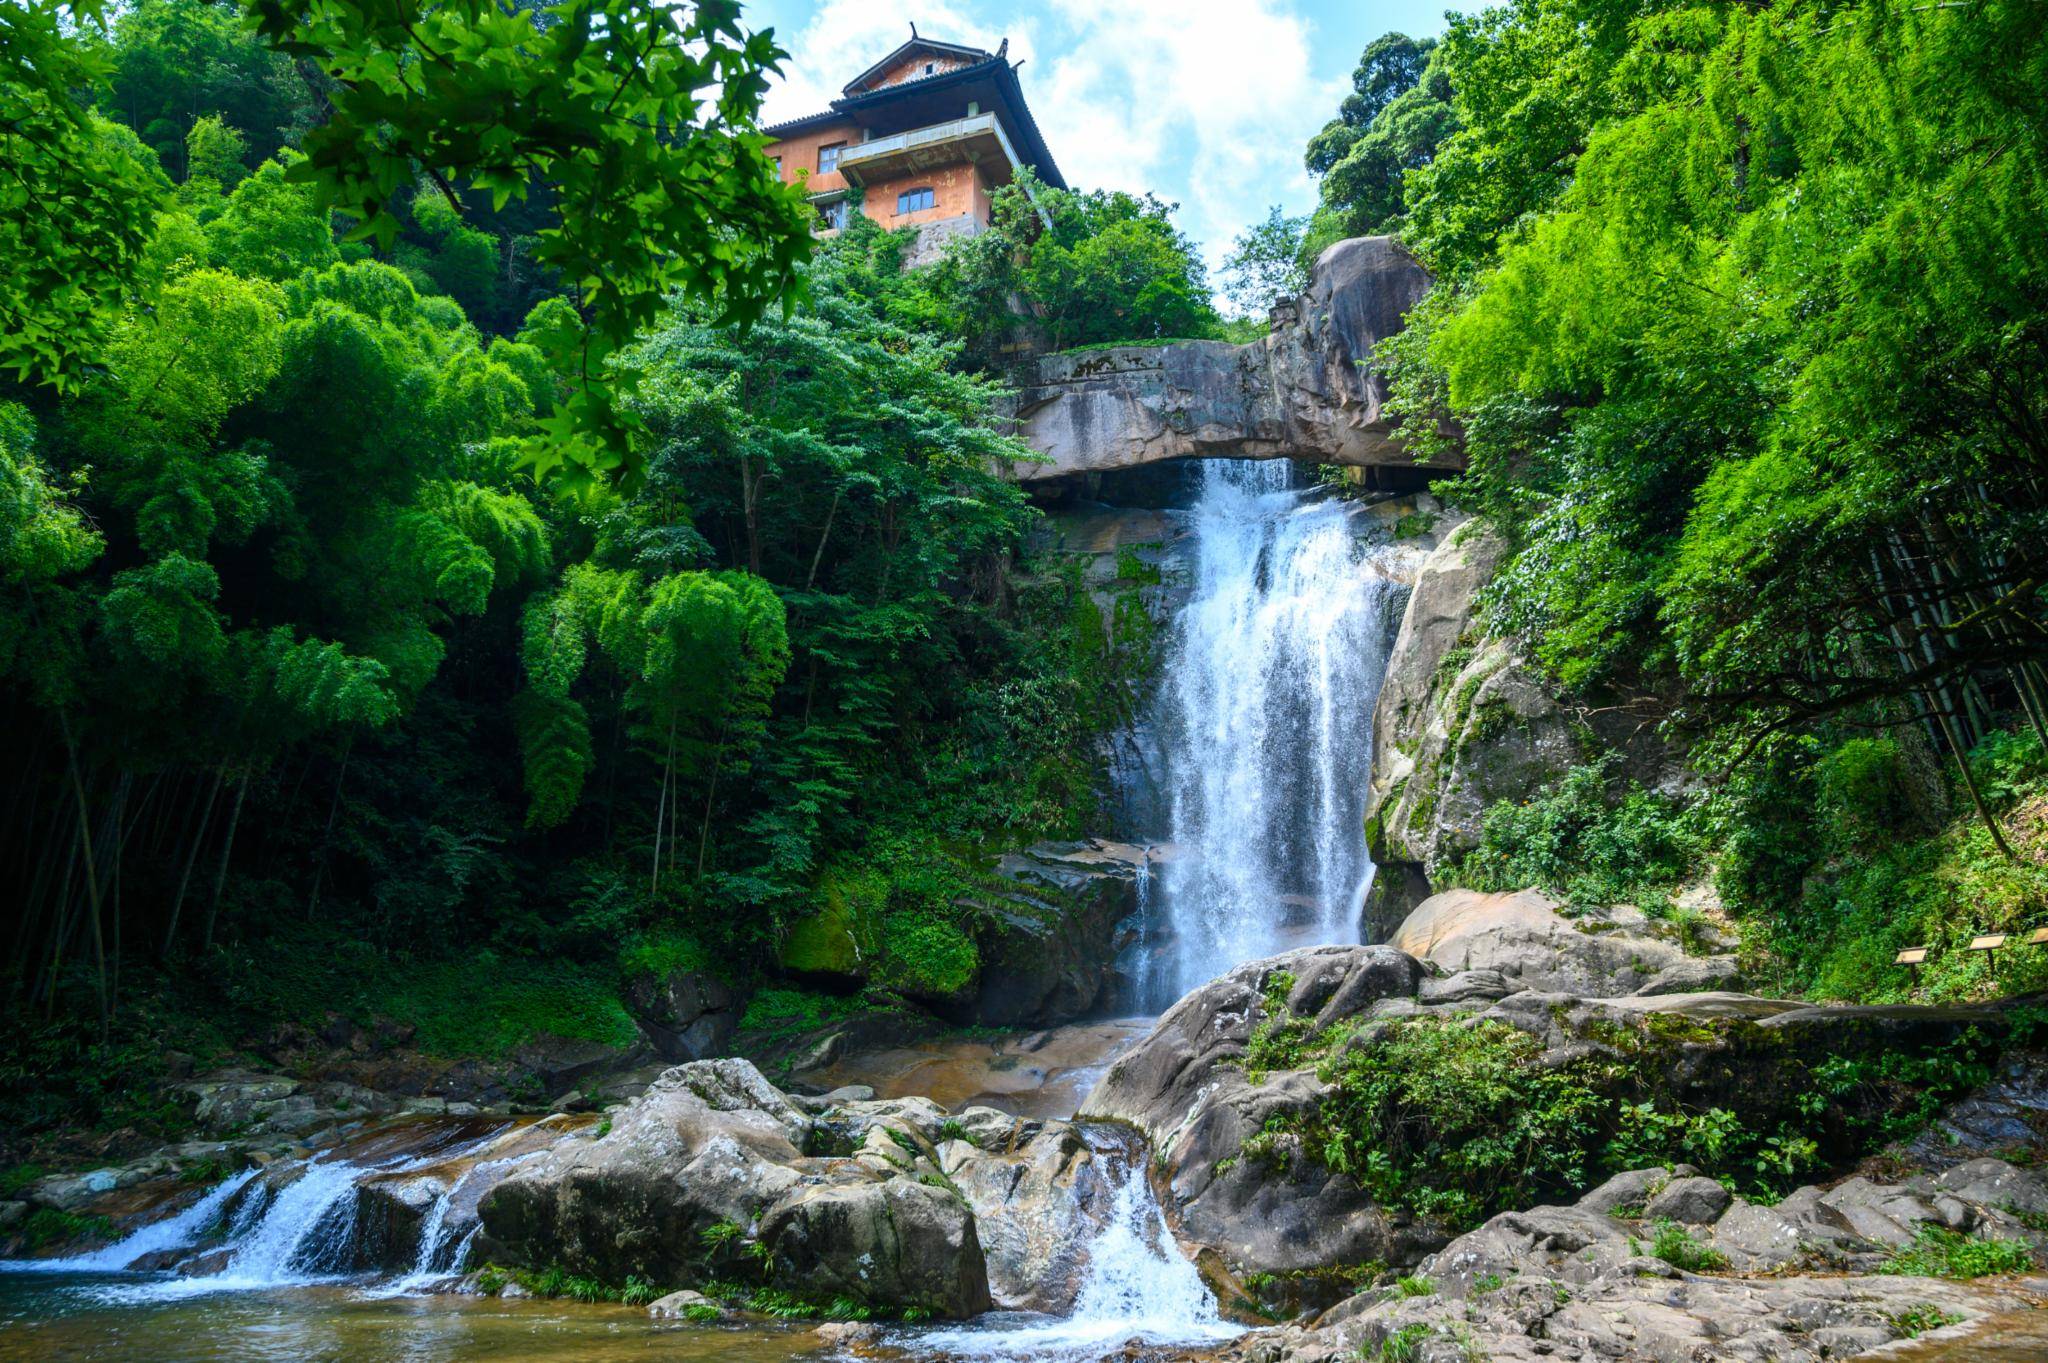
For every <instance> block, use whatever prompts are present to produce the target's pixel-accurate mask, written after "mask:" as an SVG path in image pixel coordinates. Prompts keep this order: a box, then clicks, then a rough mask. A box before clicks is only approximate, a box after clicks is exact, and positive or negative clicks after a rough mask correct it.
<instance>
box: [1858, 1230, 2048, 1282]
mask: <svg viewBox="0 0 2048 1363" xmlns="http://www.w3.org/2000/svg"><path fill="white" fill-rule="evenodd" d="M2033 1268H2034V1251H2033V1250H2032V1249H2030V1248H2029V1247H2028V1246H2027V1244H2026V1242H2025V1241H2023V1240H2003V1239H1999V1238H1997V1237H1995V1236H1983V1235H1965V1234H1963V1233H1962V1232H1961V1231H1953V1230H1950V1229H1948V1228H1947V1227H1945V1226H1931V1225H1930V1226H1922V1227H1920V1229H1919V1231H1918V1232H1917V1233H1916V1234H1915V1235H1914V1237H1913V1243H1912V1244H1911V1245H1909V1246H1906V1247H1904V1248H1900V1249H1895V1250H1893V1251H1892V1252H1891V1253H1889V1254H1887V1255H1886V1256H1885V1258H1884V1262H1883V1263H1881V1264H1879V1265H1878V1269H1877V1271H1878V1272H1880V1273H1898V1274H1904V1275H1907V1276H1910V1277H1915V1278H1983V1277H1988V1276H1990V1275H1991V1274H1994V1273H2028V1272H2032V1271H2033Z"/></svg>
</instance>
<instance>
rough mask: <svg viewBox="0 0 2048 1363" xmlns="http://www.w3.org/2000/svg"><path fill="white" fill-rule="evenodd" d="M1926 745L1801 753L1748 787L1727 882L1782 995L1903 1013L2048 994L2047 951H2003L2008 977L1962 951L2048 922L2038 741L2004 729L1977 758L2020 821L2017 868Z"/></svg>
mask: <svg viewBox="0 0 2048 1363" xmlns="http://www.w3.org/2000/svg"><path fill="white" fill-rule="evenodd" d="M1911 737H1912V736H1911V735H1910V734H1909V735H1904V736H1901V737H1898V738H1892V737H1886V738H1876V739H1873V738H1864V737H1852V738H1848V739H1844V740H1842V741H1840V742H1838V743H1836V744H1835V745H1833V746H1829V745H1828V744H1826V743H1825V742H1821V741H1810V742H1806V743H1802V744H1799V745H1797V746H1793V745H1786V746H1785V747H1784V748H1782V749H1781V750H1780V751H1778V752H1776V753H1774V754H1772V756H1771V757H1770V759H1769V760H1768V761H1767V762H1763V763H1759V764H1758V765H1757V767H1756V769H1755V770H1754V771H1752V772H1750V773H1748V774H1747V775H1746V776H1745V777H1744V778H1743V779H1741V780H1740V781H1738V782H1736V783H1735V785H1734V789H1733V794H1734V796H1735V799H1734V801H1733V807H1732V813H1731V815H1730V817H1729V819H1728V825H1729V829H1730V833H1729V838H1728V844H1729V850H1728V853H1727V854H1726V855H1725V856H1724V857H1723V859H1722V863H1721V867H1720V870H1719V875H1718V881H1719V883H1720V886H1721V891H1722V895H1723V898H1724V899H1725V900H1727V901H1728V902H1729V903H1730V904H1732V905H1735V906H1737V907H1738V908H1740V909H1742V910H1744V911H1746V912H1747V914H1748V921H1747V922H1746V923H1745V925H1744V926H1745V933H1746V936H1747V937H1748V939H1749V941H1750V942H1751V944H1752V947H1751V949H1752V952H1753V954H1755V955H1758V956H1764V957H1767V958H1768V960H1769V962H1770V963H1771V964H1772V966H1773V967H1774V968H1775V969H1776V970H1777V971H1778V972H1779V973H1780V975H1781V977H1782V979H1781V984H1780V987H1781V988H1784V989H1787V990H1794V991H1800V992H1807V993H1811V994H1813V995H1815V996H1817V997H1821V998H1833V999H1853V1000H1857V1001H1868V1002H1896V1001H1903V1000H1905V999H1907V998H1910V997H1919V998H1926V999H1935V1000H1942V999H1961V998H1975V997H1983V996H1985V995H1987V994H1994V993H2011V992H2020V991H2024V990H2028V989H2035V988H2040V987H2041V986H2042V985H2043V984H2048V962H2043V961H2041V960H2039V959H2037V954H2035V953H2029V952H2024V951H2019V952H2006V953H2001V959H2000V961H1999V962H1998V963H1997V964H1998V970H1997V972H1996V974H1994V973H1993V971H1992V969H1991V964H1992V963H1991V962H1989V961H1987V960H1986V959H1984V957H1983V956H1982V954H1981V953H1971V952H1966V951H1964V950H1962V948H1963V947H1964V946H1965V945H1966V944H1967V943H1968V941H1969V940H1970V938H1972V937H1974V936H1976V935H1977V934H1979V933H1985V932H1999V931H2005V932H2014V931H2021V930H2025V929H2030V928H2031V926H2032V925H2033V924H2034V923H2035V922H2037V921H2038V919H2039V918H2040V916H2041V915H2042V914H2043V913H2044V912H2048V868H2044V865H2043V863H2042V848H2043V847H2044V844H2048V827H2044V826H2043V822H2042V819H2041V817H2040V815H2039V814H2038V813H2037V812H2036V811H2040V810H2042V809H2044V808H2048V779H2044V775H2043V773H2042V771H2041V769H2040V767H2039V766H2038V765H2037V762H2036V759H2035V758H2034V757H2033V755H2032V754H2033V753H2034V752H2035V750H2036V745H2035V743H2033V742H2030V741H2028V738H2022V737H2019V736H2017V735H2010V734H2004V733H1996V734H1994V735H1993V736H1992V737H1991V738H1989V739H1987V740H1986V742H1985V743H1984V744H1983V745H1980V747H1979V748H1978V749H1976V750H1974V751H1973V753H1972V755H1971V759H1970V760H1971V764H1972V767H1973V769H1974V770H1976V771H1977V772H1978V773H1979V775H1980V783H1979V784H1980V788H1981V789H1982V790H1984V791H1985V792H1986V794H1987V799H1989V800H1991V801H1994V802H1995V807H1996V808H1997V809H1999V810H2000V811H2001V812H2002V816H2003V817H2004V819H2005V821H2006V824H2007V841H2008V843H2009V844H2010V845H2011V847H2012V848H2013V851H2014V853H2015V855H2014V856H2013V857H2011V858H2008V857H2007V856H2005V855H2004V854H2003V853H2002V852H2000V850H1999V849H1998V847H1997V846H1996V844H1994V843H1993V842H1992V840H1991V837H1990V835H1989V833H1988V831H1987V830H1986V829H1985V827H1984V825H1983V823H1982V822H1981V821H1980V820H1979V819H1977V818H1976V817H1975V815H1974V814H1973V813H1972V812H1970V811H1969V803H1968V797H1967V795H1966V794H1965V793H1964V792H1962V791H1961V790H1955V789H1945V788H1944V786H1943V783H1942V781H1941V779H1940V775H1939V773H1938V772H1937V771H1935V770H1934V769H1933V767H1932V762H1933V759H1932V756H1931V755H1930V754H1929V753H1928V751H1927V749H1926V748H1925V747H1924V745H1919V744H1917V743H1914V742H1911V741H1909V740H1910V739H1911ZM2029 737H2031V736H2029ZM1921 946H1924V947H1928V948H1929V949H1930V953H1929V958H1928V963H1927V964H1926V965H1925V966H1924V967H1922V968H1921V969H1920V970H1918V971H1908V970H1907V969H1905V968H1904V967H1901V966H1896V965H1894V964H1893V958H1894V957H1895V956H1896V955H1897V953H1898V952H1899V951H1900V950H1901V949H1903V948H1907V947H1921Z"/></svg>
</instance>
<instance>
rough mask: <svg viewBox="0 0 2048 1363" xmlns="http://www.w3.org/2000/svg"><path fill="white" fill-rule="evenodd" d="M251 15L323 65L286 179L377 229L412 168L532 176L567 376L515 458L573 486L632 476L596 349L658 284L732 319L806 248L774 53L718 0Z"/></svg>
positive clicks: (470, 175) (262, 28)
mask: <svg viewBox="0 0 2048 1363" xmlns="http://www.w3.org/2000/svg"><path fill="white" fill-rule="evenodd" d="M249 8H250V11H251V13H252V15H253V16H254V18H255V22H256V26H257V30H258V32H259V33H261V34H262V35H263V37H264V38H265V39H266V40H267V41H269V42H270V43H272V44H273V45H275V46H276V47H277V48H278V49H279V50H281V51H283V52H285V53H288V54H290V55H292V56H294V57H299V58H303V59H305V60H307V61H310V62H312V63H314V64H315V65H316V66H318V67H319V69H320V70H321V71H322V72H324V73H325V74H326V75H327V76H328V77H329V78H331V79H332V81H333V82H334V85H335V88H334V89H333V90H332V91H330V92H329V94H328V99H329V103H330V110H329V114H328V117H327V119H326V120H325V121H324V122H323V123H322V124H321V126H320V127H318V128H316V129H314V130H313V131H311V132H309V133H308V134H307V135H306V137H305V138H304V140H303V146H304V149H305V152H306V159H305V160H304V161H303V162H297V163H294V167H293V170H292V177H293V179H294V180H295V181H298V182H303V183H307V184H311V185H315V186H317V187H318V189H319V192H320V195H321V201H322V202H323V203H326V204H330V205H332V206H335V207H338V208H340V209H342V210H343V211H345V212H347V213H349V214H350V215H352V216H353V217H355V218H357V219H359V220H360V225H359V226H358V228H357V229H356V231H357V235H359V236H361V237H365V238H369V239H374V240H376V241H378V242H380V243H382V244H383V245H385V246H386V247H388V246H389V245H390V244H391V243H392V242H393V240H394V239H395V238H396V236H397V233H398V231H399V228H400V222H399V219H398V217H397V215H396V213H395V211H394V202H393V200H394V195H395V193H396V191H397V190H398V189H399V188H400V187H401V186H406V185H410V184H411V183H412V182H413V179H414V176H415V175H416V174H417V173H420V172H424V173H425V174H427V175H428V176H430V177H433V178H435V179H436V181H437V183H439V184H440V185H441V187H442V189H443V191H444V193H446V194H447V195H448V197H449V198H450V200H451V201H453V199H454V190H455V188H456V187H457V186H462V187H467V188H471V189H474V190H477V191H479V192H482V193H486V194H489V195H490V196H491V199H492V202H493V203H494V204H496V205H502V204H504V203H505V202H506V201H507V200H510V199H524V198H526V197H528V195H529V194H530V193H531V192H532V190H533V186H534V185H535V184H536V183H537V182H538V183H545V184H546V185H548V186H549V188H550V190H551V194H552V203H551V208H552V212H551V215H550V216H551V224H550V225H549V226H548V227H547V228H545V229H544V230H542V231H541V232H540V233H538V234H537V238H536V245H535V256H536V259H537V260H538V261H539V263H540V264H542V265H543V266H545V267H547V268H549V269H551V270H553V271H555V272H556V273H557V274H558V275H559V276H560V277H561V278H562V279H564V280H566V281H570V282H571V284H572V287H573V288H574V289H575V291H576V294H577V301H578V303H579V305H580V308H581V312H580V313H579V314H577V315H576V318H575V321H576V324H575V325H573V326H572V325H567V324H564V325H558V326H555V327H551V328H548V329H546V330H542V331H537V332H535V333H534V340H535V343H536V344H538V345H540V346H541V347H542V348H543V349H544V350H545V351H546V352H547V353H548V356H549V358H550V360H551V361H552V362H553V363H554V364H555V365H556V366H557V368H558V369H560V370H561V372H562V373H564V374H565V375H567V376H569V377H570V379H571V381H572V383H573V385H574V391H573V396H572V397H571V398H570V399H569V400H568V401H567V402H565V403H564V404H563V405H562V406H561V407H560V408H559V409H558V410H557V411H556V412H555V413H554V414H553V415H552V416H550V417H549V418H547V419H546V420H545V421H544V422H543V423H542V427H541V432H542V434H541V436H540V437H538V438H536V439H535V440H534V441H533V442H532V443H531V444H530V445H529V447H528V459H529V461H530V462H531V463H532V464H533V466H534V468H535V470H536V471H537V472H539V473H541V474H548V473H550V472H560V473H561V474H562V475H563V476H565V477H567V478H568V479H570V480H571V481H572V482H574V483H577V484H579V485H588V484H589V483H591V482H592V481H594V480H597V479H601V478H606V477H610V476H614V475H622V476H625V477H627V478H628V479H629V480H630V479H631V478H633V477H636V476H637V475H638V473H639V471H640V464H639V461H638V458H637V456H636V454H635V453H634V439H633V437H634V434H635V425H636V423H635V422H634V421H633V419H632V417H631V416H630V414H629V413H628V412H627V411H626V410H625V409H623V408H622V407H620V405H619V404H618V403H617V401H616V400H615V395H614V388H613V382H614V377H615V375H614V373H613V371H612V369H611V368H610V361H611V358H612V356H613V355H614V353H615V352H616V351H617V350H618V349H619V348H620V347H621V346H623V345H625V344H626V343H627V342H628V341H630V340H631V339H632V337H633V334H634V333H635V332H636V331H637V330H638V329H640V328H642V327H644V326H646V325H648V324H649V323H651V322H652V321H653V320H654V319H655V317H656V316H657V315H658V313H659V311H660V309H661V307H662V304H663V300H664V298H665V297H666V296H667V295H668V294H669V293H670V292H671V291H672V290H680V291H681V292H682V293H683V294H684V295H685V296H687V297H690V298H692V299H696V300H699V301H701V302H704V303H706V304H710V305H713V306H715V307H716V308H717V309H718V311H719V315H720V316H721V317H723V318H725V319H726V320H729V321H734V322H747V321H751V320H753V319H755V318H757V317H759V316H760V315H761V314H762V313H763V311H765V310H766V309H767V308H768V306H769V305H770V304H772V303H774V302H776V301H777V300H779V299H780V298H781V297H782V295H783V293H784V291H785V290H786V289H787V288H788V286H789V284H790V282H791V278H792V271H793V270H794V268H795V266H796V265H797V263H798V262H800V261H801V260H802V259H803V257H804V255H805V254H806V253H807V252H808V250H809V249H810V241H811V234H810V221H811V213H810V210H809V207H808V206H807V205H806V204H805V203H804V201H803V199H802V196H801V194H800V193H798V192H797V191H795V190H793V189H790V188H787V187H785V186H784V185H783V184H782V183H781V181H780V180H779V179H778V178H777V176H776V175H775V172H774V168H773V166H771V165H770V164H769V162H768V159H767V158H766V157H765V156H763V155H762V154H761V147H762V145H763V142H762V140H761V137H760V135H759V133H757V132H756V131H755V125H756V121H757V116H758V114H759V112H760V106H761V97H762V94H763V93H764V92H765V90H766V89H767V77H768V73H769V72H771V71H772V70H773V69H774V68H775V64H776V62H777V61H778V60H779V59H780V57H781V56H782V55H783V54H782V53H781V52H780V50H779V49H777V48H776V46H775V45H774V43H773V42H772V41H771V40H770V38H769V37H768V35H767V34H765V33H755V34H748V33H746V32H744V31H743V30H742V29H741V28H740V26H739V6H738V4H737V3H735V0H698V3H696V4H694V5H692V6H689V7H687V8H685V7H678V6H671V5H668V4H663V3H657V0H562V3H559V4H556V5H553V6H551V7H550V8H549V9H548V10H547V11H545V13H544V14H543V13H542V12H540V11H536V10H532V9H526V8H514V9H510V10H508V9H506V8H504V7H503V6H500V5H498V4H495V3H491V2H490V0H440V3H436V4H433V5H430V6H425V7H423V8H421V9H419V10H418V11H417V12H404V13H401V12H399V11H396V10H391V11H387V10H385V9H382V8H379V7H376V6H366V5H363V4H360V3H357V2H356V0H249Z"/></svg>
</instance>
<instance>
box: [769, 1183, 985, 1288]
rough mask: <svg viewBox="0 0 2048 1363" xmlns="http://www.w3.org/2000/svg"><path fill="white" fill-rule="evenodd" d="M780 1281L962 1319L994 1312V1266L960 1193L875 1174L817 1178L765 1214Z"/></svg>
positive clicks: (770, 1246) (777, 1275) (776, 1272)
mask: <svg viewBox="0 0 2048 1363" xmlns="http://www.w3.org/2000/svg"><path fill="white" fill-rule="evenodd" d="M760 1242H761V1243H762V1244H763V1245H766V1246H767V1247H768V1249H769V1251H770V1253H771V1255H772V1256H773V1257H772V1261H771V1262H772V1263H773V1264H774V1267H775V1278H776V1280H777V1281H788V1282H798V1283H801V1284H803V1288H804V1291H805V1292H806V1293H807V1294H809V1295H811V1296H814V1297H827V1298H830V1297H846V1298H849V1299H851V1300H853V1301H856V1302H860V1303H862V1304H864V1305H868V1306H871V1307H884V1308H888V1309H893V1310H915V1311H922V1312H926V1313H929V1314H931V1315H934V1316H941V1317H947V1318H960V1317H965V1316H972V1315H977V1314H979V1313H981V1312H983V1311H986V1310H988V1309H989V1307H990V1305H991V1302H990V1298H989V1291H988V1269H987V1267H986V1265H985V1263H984V1261H983V1259H982V1253H981V1242H980V1239H979V1238H978V1237H977V1235H976V1233H975V1226H974V1214H973V1212H972V1211H971V1210H969V1208H968V1206H967V1203H966V1201H965V1200H964V1199H963V1198H962V1197H961V1196H960V1194H959V1193H958V1192H956V1191H954V1190H952V1189H950V1188H946V1187H943V1186H939V1187H934V1186H932V1185H930V1184H927V1183H920V1182H915V1181H913V1180H911V1179H908V1178H892V1177H882V1176H879V1175H875V1174H872V1173H869V1174H866V1175H865V1176H864V1177H859V1178H835V1179H831V1180H829V1181H822V1182H818V1183H811V1184H807V1185H805V1186H802V1187H799V1188H797V1189H795V1190H793V1191H792V1192H791V1193H790V1194H789V1195H788V1196H786V1197H783V1198H781V1199H780V1200H778V1201H777V1202H776V1203H775V1204H774V1205H773V1206H771V1207H770V1208H769V1209H768V1210H767V1212H766V1213H764V1214H763V1215H762V1217H761V1225H760Z"/></svg>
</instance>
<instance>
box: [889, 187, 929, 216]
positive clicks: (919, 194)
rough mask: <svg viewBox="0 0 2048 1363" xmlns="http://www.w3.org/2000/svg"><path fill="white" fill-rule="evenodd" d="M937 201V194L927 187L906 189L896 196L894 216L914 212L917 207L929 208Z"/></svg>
mask: <svg viewBox="0 0 2048 1363" xmlns="http://www.w3.org/2000/svg"><path fill="white" fill-rule="evenodd" d="M937 202H938V198H937V196H936V195H934V194H933V193H932V192H931V189H930V188H929V187H927V188H924V189H906V190H904V191H903V192H902V193H901V194H898V195H897V196H896V216H897V217H899V218H900V217H902V216H903V215H904V214H905V213H915V212H917V211H918V210H919V209H924V208H930V207H931V206H932V205H933V204H935V203H937Z"/></svg>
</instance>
